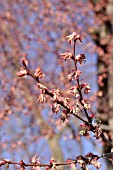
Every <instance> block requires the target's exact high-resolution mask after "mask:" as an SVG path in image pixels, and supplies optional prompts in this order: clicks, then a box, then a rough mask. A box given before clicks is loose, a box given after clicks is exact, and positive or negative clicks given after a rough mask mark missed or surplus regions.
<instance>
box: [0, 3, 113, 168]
mask: <svg viewBox="0 0 113 170" xmlns="http://www.w3.org/2000/svg"><path fill="white" fill-rule="evenodd" d="M112 17H113V1H112V0H79V1H77V0H70V1H68V0H59V1H57V0H54V1H53V0H15V1H13V0H4V1H0V70H1V71H0V158H7V159H10V160H12V161H15V162H19V161H20V160H21V159H23V160H24V161H25V162H28V163H30V162H31V158H32V157H33V156H34V155H35V154H38V157H39V158H40V160H41V163H49V160H50V159H51V157H52V156H54V157H55V158H56V159H57V160H58V161H59V162H64V161H65V160H66V159H67V158H72V159H75V158H76V156H78V155H80V154H83V155H84V154H87V153H88V152H90V151H91V152H93V153H94V154H99V155H101V154H102V153H107V152H110V149H111V148H110V146H109V145H107V144H104V143H102V142H101V141H99V140H95V138H94V137H93V134H90V136H89V137H87V138H85V137H82V136H80V135H79V131H80V126H79V125H80V124H81V122H80V121H79V120H78V119H76V118H75V117H73V116H72V117H71V118H70V119H69V121H65V122H64V123H62V122H61V120H60V113H58V114H57V115H56V114H55V113H53V112H52V109H51V105H52V101H51V99H49V97H48V98H47V103H45V104H40V103H39V101H38V96H39V94H40V91H39V89H38V87H37V83H36V82H35V81H34V80H33V79H32V78H30V77H27V78H26V79H25V78H18V77H17V76H16V74H17V72H18V71H20V70H21V69H22V68H23V66H22V64H21V61H22V58H24V59H26V61H27V62H28V67H29V69H31V70H32V71H35V69H36V68H37V67H38V66H40V67H41V68H42V71H43V73H44V74H45V75H46V76H45V79H43V80H42V82H43V83H44V84H45V85H46V86H47V87H48V88H49V89H50V90H52V89H54V88H55V89H56V88H59V89H61V92H62V94H63V95H64V96H65V97H68V98H70V99H71V100H70V105H73V104H74V101H75V98H74V97H73V96H72V94H70V90H69V89H70V87H72V86H73V85H74V82H69V81H68V80H67V78H66V76H67V74H69V73H70V72H71V71H72V70H73V69H74V65H73V63H72V62H69V61H66V62H65V61H63V60H62V59H61V57H60V54H61V53H63V52H72V51H73V46H72V45H69V44H68V43H67V40H66V36H67V35H69V34H71V33H72V32H74V31H75V32H77V33H78V34H81V35H83V36H84V39H83V42H82V43H77V46H76V55H77V54H80V53H82V54H83V53H84V54H85V55H86V64H85V65H84V66H81V67H80V68H79V69H80V70H81V71H82V73H83V74H82V76H80V82H81V83H83V82H85V83H89V84H90V86H91V93H90V95H88V97H87V96H84V97H85V98H86V97H87V98H88V100H90V103H91V109H90V113H96V114H97V115H98V116H99V117H100V119H101V122H102V129H103V131H104V133H105V134H106V136H107V137H108V138H109V140H111V141H113V126H112V123H113V113H112V111H113V90H112V88H113V80H112V79H113V20H112ZM80 114H81V116H82V117H85V115H84V113H83V112H82V111H81V113H80ZM100 162H101V163H102V166H101V168H100V169H101V170H112V169H113V166H112V164H111V162H110V161H107V159H106V160H105V159H101V160H100ZM1 169H2V170H4V169H5V167H1ZM9 169H11V170H15V169H18V167H16V166H12V165H10V167H9ZM27 169H29V170H30V168H27ZM61 169H62V170H63V169H66V167H61ZM67 169H69V168H67ZM79 169H80V167H78V170H79ZM91 169H92V170H93V169H95V168H93V167H91Z"/></svg>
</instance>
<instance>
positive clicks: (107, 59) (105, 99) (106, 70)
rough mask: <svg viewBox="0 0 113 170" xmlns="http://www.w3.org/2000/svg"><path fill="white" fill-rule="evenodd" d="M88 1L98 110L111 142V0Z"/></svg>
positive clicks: (112, 42) (112, 132) (112, 94)
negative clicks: (95, 54) (92, 20)
mask: <svg viewBox="0 0 113 170" xmlns="http://www.w3.org/2000/svg"><path fill="white" fill-rule="evenodd" d="M90 2H91V4H92V5H91V8H92V9H93V11H94V13H95V21H96V23H98V24H97V25H98V27H97V28H96V27H95V28H94V27H92V28H90V32H91V35H92V37H93V39H94V41H95V43H96V45H97V52H98V62H97V64H98V86H99V91H98V112H99V114H101V121H102V124H103V126H102V127H103V129H104V130H105V132H106V133H107V134H108V137H109V139H110V140H111V141H112V142H113V127H112V123H113V115H112V111H113V90H112V87H113V84H112V82H113V80H112V78H113V71H112V70H113V69H112V66H113V50H112V46H113V21H112V17H113V1H112V0H107V1H106V0H99V1H96V0H91V1H90ZM103 106H104V107H103ZM109 150H110V146H109V145H107V146H104V152H109ZM107 164H108V170H111V169H112V168H113V166H112V164H111V163H110V162H107Z"/></svg>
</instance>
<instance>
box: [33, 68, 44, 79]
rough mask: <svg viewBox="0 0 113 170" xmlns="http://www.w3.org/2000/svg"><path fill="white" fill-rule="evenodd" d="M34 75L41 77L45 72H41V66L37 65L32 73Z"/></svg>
mask: <svg viewBox="0 0 113 170" xmlns="http://www.w3.org/2000/svg"><path fill="white" fill-rule="evenodd" d="M34 75H35V77H38V78H41V79H43V78H44V77H45V74H42V71H41V68H40V67H37V69H36V70H35V73H34Z"/></svg>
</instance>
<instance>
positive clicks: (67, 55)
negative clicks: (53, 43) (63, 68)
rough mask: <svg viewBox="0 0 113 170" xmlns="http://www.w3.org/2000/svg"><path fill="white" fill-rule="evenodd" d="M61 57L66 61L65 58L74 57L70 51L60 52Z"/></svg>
mask: <svg viewBox="0 0 113 170" xmlns="http://www.w3.org/2000/svg"><path fill="white" fill-rule="evenodd" d="M61 57H62V58H63V59H64V60H65V61H66V60H70V59H74V56H73V54H72V53H62V54H61Z"/></svg>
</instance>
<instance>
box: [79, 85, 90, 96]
mask: <svg viewBox="0 0 113 170" xmlns="http://www.w3.org/2000/svg"><path fill="white" fill-rule="evenodd" d="M81 88H84V93H85V94H89V93H90V91H91V88H90V85H89V84H88V83H83V84H81Z"/></svg>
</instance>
